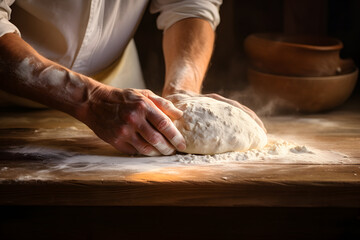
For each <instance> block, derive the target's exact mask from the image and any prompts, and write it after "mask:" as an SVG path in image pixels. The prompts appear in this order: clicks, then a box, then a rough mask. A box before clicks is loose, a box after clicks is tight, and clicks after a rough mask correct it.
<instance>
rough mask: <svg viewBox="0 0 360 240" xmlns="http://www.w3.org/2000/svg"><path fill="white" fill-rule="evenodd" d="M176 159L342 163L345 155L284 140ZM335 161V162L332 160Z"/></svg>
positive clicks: (207, 161)
mask: <svg viewBox="0 0 360 240" xmlns="http://www.w3.org/2000/svg"><path fill="white" fill-rule="evenodd" d="M177 157H178V161H179V162H181V163H184V164H216V163H226V162H244V163H265V164H266V163H268V162H271V163H280V164H297V163H298V164H300V163H302V164H303V163H307V164H334V163H343V159H344V158H347V156H345V155H343V154H340V153H336V152H332V151H323V150H319V149H311V150H310V149H309V148H308V147H306V146H303V145H297V144H295V143H291V142H288V141H285V140H273V141H269V144H268V145H267V146H265V147H264V148H263V149H251V150H248V151H244V152H228V153H221V154H214V155H196V154H186V155H181V154H178V155H177ZM334 161H335V162H334Z"/></svg>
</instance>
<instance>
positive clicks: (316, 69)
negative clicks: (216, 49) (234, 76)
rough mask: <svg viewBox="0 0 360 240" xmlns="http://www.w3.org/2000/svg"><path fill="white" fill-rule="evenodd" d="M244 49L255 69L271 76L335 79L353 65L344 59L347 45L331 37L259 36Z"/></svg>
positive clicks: (266, 34)
mask: <svg viewBox="0 0 360 240" xmlns="http://www.w3.org/2000/svg"><path fill="white" fill-rule="evenodd" d="M244 47H245V52H246V54H247V56H248V59H249V61H250V65H251V67H253V68H254V69H256V70H258V71H261V72H264V73H270V74H279V75H286V76H300V77H301V76H307V77H316V76H333V75H338V74H343V73H344V68H349V66H351V65H353V62H352V60H342V59H340V57H339V52H340V50H341V49H342V47H343V44H342V42H341V41H340V40H337V39H335V38H330V37H319V36H294V35H285V34H275V33H257V34H252V35H249V36H248V37H247V38H246V39H245V42H244Z"/></svg>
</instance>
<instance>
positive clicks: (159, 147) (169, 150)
mask: <svg viewBox="0 0 360 240" xmlns="http://www.w3.org/2000/svg"><path fill="white" fill-rule="evenodd" d="M153 146H154V147H155V148H156V149H157V150H159V151H160V152H161V153H162V154H164V155H171V154H173V153H174V152H175V149H173V148H170V147H169V146H167V145H166V144H164V143H161V142H159V143H157V144H154V145H153Z"/></svg>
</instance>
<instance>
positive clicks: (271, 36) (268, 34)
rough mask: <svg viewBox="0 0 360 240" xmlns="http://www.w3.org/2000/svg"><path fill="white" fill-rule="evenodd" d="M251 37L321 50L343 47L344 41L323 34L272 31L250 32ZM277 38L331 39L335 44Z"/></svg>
mask: <svg viewBox="0 0 360 240" xmlns="http://www.w3.org/2000/svg"><path fill="white" fill-rule="evenodd" d="M249 37H255V38H257V39H259V40H261V41H267V42H279V43H281V44H282V45H285V46H289V47H295V48H304V49H309V50H319V51H334V50H340V49H342V48H343V43H342V41H340V40H339V39H337V38H333V37H328V36H321V35H309V34H308V35H305V34H284V33H271V32H262V33H253V34H250V35H249V36H248V37H247V38H249ZM275 38H278V39H280V38H303V39H304V38H307V39H308V40H309V39H311V38H312V39H313V40H315V39H317V40H322V41H329V42H333V44H328V45H320V44H319V45H316V44H310V43H309V44H305V43H296V42H294V41H293V42H291V41H290V40H289V41H279V40H276V39H275Z"/></svg>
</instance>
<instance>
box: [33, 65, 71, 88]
mask: <svg viewBox="0 0 360 240" xmlns="http://www.w3.org/2000/svg"><path fill="white" fill-rule="evenodd" d="M65 77H66V71H64V70H60V69H56V68H55V67H53V66H49V67H47V68H45V69H44V70H42V71H41V73H40V75H39V78H40V79H41V80H45V81H47V83H48V84H49V85H50V86H54V87H58V86H62V85H63V82H64V79H65Z"/></svg>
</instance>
